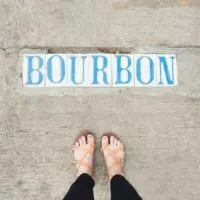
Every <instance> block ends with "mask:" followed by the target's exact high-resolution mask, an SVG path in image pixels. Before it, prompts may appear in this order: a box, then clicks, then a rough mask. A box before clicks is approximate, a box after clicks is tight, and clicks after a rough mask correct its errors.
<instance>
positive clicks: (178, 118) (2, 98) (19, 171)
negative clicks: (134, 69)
mask: <svg viewBox="0 0 200 200" xmlns="http://www.w3.org/2000/svg"><path fill="white" fill-rule="evenodd" d="M199 46H200V1H198V0H193V1H192V0H190V1H189V0H177V1H158V0H152V1H147V0H142V1H137V0H134V1H130V0H124V1H123V0H113V1H104V0H101V1H96V0H95V1H94V0H93V1H89V0H86V1H76V0H73V1H72V0H68V1H64V0H54V1H51V0H48V1H47V0H43V1H38V0H26V1H24V0H14V1H13V0H12V1H11V0H0V63H1V64H0V152H1V155H0V172H1V176H0V183H1V186H0V199H4V200H15V199H17V200H27V199H33V200H40V199H41V200H44V199H49V200H60V199H62V197H63V196H64V194H65V193H66V191H67V189H68V188H69V186H70V184H71V183H72V182H73V181H74V179H75V177H76V170H75V168H74V163H73V156H72V153H71V145H72V143H73V141H74V138H75V136H76V134H77V133H78V132H79V131H80V130H81V129H90V130H92V131H93V132H94V133H95V135H96V137H97V139H98V141H99V140H100V137H101V134H102V133H103V132H104V131H114V132H116V133H118V135H119V136H120V138H121V139H122V140H123V142H124V143H125V145H126V166H125V171H126V175H127V178H128V179H129V180H130V181H131V183H133V185H134V186H135V187H136V188H137V190H138V191H139V193H140V194H141V196H142V197H143V198H144V199H145V200H185V199H190V200H199V196H200V192H199V191H200V184H199V183H200V159H199V153H200V135H199V133H200V48H199ZM74 47H78V48H74ZM84 47H88V48H84ZM95 47H99V48H95ZM105 47H106V48H105ZM107 47H112V48H107ZM113 47H120V48H119V49H115V48H113ZM33 48H34V49H33ZM71 51H73V52H98V51H102V52H108V51H112V52H115V51H121V52H132V53H176V54H177V57H178V80H179V85H178V86H177V87H172V88H109V89H105V88H93V89H90V88H76V89H74V88H62V89H61V88H55V89H54V88H37V89H36V88H35V89H33V88H32V89H31V88H23V87H22V62H21V59H22V58H21V55H22V54H23V53H25V52H26V53H27V52H37V53H38V52H42V53H44V52H61V53H66V52H71ZM95 163H96V168H95V171H96V172H97V171H98V173H96V187H95V197H96V200H105V199H109V186H108V184H106V180H105V167H104V166H103V165H102V159H101V155H100V153H99V151H97V152H96V160H95Z"/></svg>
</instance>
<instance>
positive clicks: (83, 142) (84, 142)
mask: <svg viewBox="0 0 200 200" xmlns="http://www.w3.org/2000/svg"><path fill="white" fill-rule="evenodd" d="M81 140H82V144H86V139H85V136H82V137H81Z"/></svg>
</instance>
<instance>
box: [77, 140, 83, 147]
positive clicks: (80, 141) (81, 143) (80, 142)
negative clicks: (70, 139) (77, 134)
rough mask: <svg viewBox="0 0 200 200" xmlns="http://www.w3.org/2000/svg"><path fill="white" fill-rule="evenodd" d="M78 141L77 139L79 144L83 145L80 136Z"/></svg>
mask: <svg viewBox="0 0 200 200" xmlns="http://www.w3.org/2000/svg"><path fill="white" fill-rule="evenodd" d="M78 141H79V144H80V146H82V145H83V142H82V139H81V138H80V139H79V140H78Z"/></svg>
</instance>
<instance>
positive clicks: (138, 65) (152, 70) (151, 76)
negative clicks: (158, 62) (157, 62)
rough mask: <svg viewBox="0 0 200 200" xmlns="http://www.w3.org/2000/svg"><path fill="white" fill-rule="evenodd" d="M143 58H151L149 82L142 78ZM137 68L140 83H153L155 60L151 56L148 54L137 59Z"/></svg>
mask: <svg viewBox="0 0 200 200" xmlns="http://www.w3.org/2000/svg"><path fill="white" fill-rule="evenodd" d="M143 58H147V59H148V60H149V74H150V79H149V81H147V82H144V81H143V80H142V72H141V67H142V64H141V61H142V59H143ZM136 68H137V74H136V76H137V79H138V81H139V82H140V83H142V84H149V83H151V82H152V81H153V80H154V62H153V60H152V59H151V58H150V57H148V56H142V57H140V59H138V60H137V63H136Z"/></svg>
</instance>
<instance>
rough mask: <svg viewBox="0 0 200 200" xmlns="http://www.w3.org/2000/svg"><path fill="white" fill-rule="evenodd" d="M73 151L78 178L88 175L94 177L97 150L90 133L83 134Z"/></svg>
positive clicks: (77, 140) (77, 139)
mask: <svg viewBox="0 0 200 200" xmlns="http://www.w3.org/2000/svg"><path fill="white" fill-rule="evenodd" d="M73 149H74V159H75V162H76V167H77V171H78V176H79V175H81V174H85V173H86V174H88V175H90V176H91V177H92V176H93V162H94V149H95V139H94V136H93V135H92V134H91V133H90V132H83V133H81V134H80V135H79V136H78V137H77V138H76V140H75V143H74V148H73Z"/></svg>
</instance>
